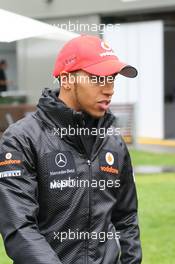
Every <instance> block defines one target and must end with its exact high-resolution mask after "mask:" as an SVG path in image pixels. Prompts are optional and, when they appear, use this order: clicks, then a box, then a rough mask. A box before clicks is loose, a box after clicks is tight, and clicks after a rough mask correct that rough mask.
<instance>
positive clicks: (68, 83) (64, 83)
mask: <svg viewBox="0 0 175 264" xmlns="http://www.w3.org/2000/svg"><path fill="white" fill-rule="evenodd" d="M72 77H73V76H72V75H71V74H70V73H68V72H61V74H60V83H61V87H63V89H65V90H67V91H68V90H71V88H72V86H74V80H73V79H72Z"/></svg>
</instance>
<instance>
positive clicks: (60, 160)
mask: <svg viewBox="0 0 175 264" xmlns="http://www.w3.org/2000/svg"><path fill="white" fill-rule="evenodd" d="M55 163H56V165H57V166H58V167H60V168H63V167H65V166H66V164H67V158H66V156H65V155H64V154H63V153H58V154H57V155H56V157H55Z"/></svg>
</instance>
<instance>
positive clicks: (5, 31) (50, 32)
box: [0, 9, 78, 42]
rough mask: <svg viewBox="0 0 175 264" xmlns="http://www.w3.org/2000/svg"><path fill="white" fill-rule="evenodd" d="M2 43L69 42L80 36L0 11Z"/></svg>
mask: <svg viewBox="0 0 175 264" xmlns="http://www.w3.org/2000/svg"><path fill="white" fill-rule="evenodd" d="M0 25H1V26H0V42H12V41H17V40H21V39H26V38H33V37H40V38H41V37H42V38H47V39H58V40H63V41H67V40H69V39H72V38H74V37H76V36H78V34H76V33H74V32H69V31H67V30H64V29H60V28H58V27H56V26H52V25H49V24H47V23H44V22H40V21H37V20H35V19H32V18H29V17H25V16H21V15H18V14H15V13H12V12H9V11H6V10H3V9H0Z"/></svg>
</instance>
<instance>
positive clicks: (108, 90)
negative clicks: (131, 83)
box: [102, 83, 114, 96]
mask: <svg viewBox="0 0 175 264" xmlns="http://www.w3.org/2000/svg"><path fill="white" fill-rule="evenodd" d="M102 93H103V94H106V95H108V96H112V95H113V94H114V84H113V83H106V84H105V85H104V86H102Z"/></svg>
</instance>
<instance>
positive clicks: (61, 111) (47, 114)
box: [36, 88, 116, 153]
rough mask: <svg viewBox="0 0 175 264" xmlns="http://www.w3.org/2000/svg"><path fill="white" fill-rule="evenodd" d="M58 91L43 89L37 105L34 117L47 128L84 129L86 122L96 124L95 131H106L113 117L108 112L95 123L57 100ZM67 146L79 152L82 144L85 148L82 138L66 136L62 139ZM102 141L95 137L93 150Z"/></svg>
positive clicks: (91, 118) (88, 116)
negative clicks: (103, 129) (69, 145)
mask: <svg viewBox="0 0 175 264" xmlns="http://www.w3.org/2000/svg"><path fill="white" fill-rule="evenodd" d="M58 95H59V89H56V90H51V89H49V88H45V89H44V90H43V92H42V96H41V98H40V99H39V102H38V104H37V112H36V115H37V116H38V117H39V119H41V120H42V121H43V122H44V123H45V124H46V125H47V126H49V127H50V128H51V129H54V128H56V129H58V128H68V127H74V128H77V125H78V126H79V127H86V121H87V120H88V124H90V125H92V124H94V123H95V124H96V126H97V130H98V129H99V128H101V127H103V128H105V129H107V128H108V127H110V126H111V125H112V124H113V122H114V120H116V118H115V116H114V115H113V114H112V113H111V111H110V110H108V111H107V112H106V113H105V115H104V116H103V117H101V118H99V119H98V122H95V120H94V118H93V117H91V116H90V115H88V114H87V113H84V112H77V111H75V110H74V109H72V108H69V107H68V106H67V105H66V104H65V103H64V102H63V101H62V100H60V99H59V98H58ZM63 139H64V140H65V141H66V142H67V143H68V144H71V145H73V146H74V147H75V148H77V149H78V151H79V152H82V153H83V152H84V151H82V143H83V145H84V146H85V144H84V143H85V142H82V137H80V136H77V135H75V136H71V135H66V136H64V138H63ZM102 141H103V139H102V138H100V137H99V136H97V139H96V142H95V145H94V147H93V148H99V146H100V145H101V144H102Z"/></svg>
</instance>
